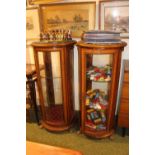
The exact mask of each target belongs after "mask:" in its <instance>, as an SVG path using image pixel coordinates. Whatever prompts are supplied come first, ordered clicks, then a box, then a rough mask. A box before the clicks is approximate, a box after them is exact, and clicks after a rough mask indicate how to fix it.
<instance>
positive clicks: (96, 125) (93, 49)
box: [77, 41, 126, 138]
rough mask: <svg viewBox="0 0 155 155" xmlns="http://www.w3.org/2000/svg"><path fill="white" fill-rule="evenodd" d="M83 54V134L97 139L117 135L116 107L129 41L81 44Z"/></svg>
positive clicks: (81, 86) (81, 96) (79, 43)
mask: <svg viewBox="0 0 155 155" xmlns="http://www.w3.org/2000/svg"><path fill="white" fill-rule="evenodd" d="M77 46H78V53H79V81H80V110H81V132H82V133H84V134H86V135H87V136H90V137H94V138H104V137H111V136H112V134H113V133H114V121H115V108H116V98H117V90H118V81H119V74H120V65H121V54H122V51H123V50H124V47H125V46H126V43H125V42H120V43H105V44H90V43H85V42H83V41H80V42H78V43H77Z"/></svg>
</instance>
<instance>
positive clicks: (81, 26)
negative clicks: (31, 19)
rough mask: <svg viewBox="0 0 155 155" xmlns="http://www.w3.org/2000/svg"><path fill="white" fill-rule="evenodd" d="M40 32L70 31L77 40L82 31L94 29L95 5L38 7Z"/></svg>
mask: <svg viewBox="0 0 155 155" xmlns="http://www.w3.org/2000/svg"><path fill="white" fill-rule="evenodd" d="M40 13H41V20H42V28H41V29H42V31H50V30H55V29H64V30H71V33H72V37H74V38H79V37H81V34H82V33H83V31H87V30H92V29H94V28H95V14H96V3H95V2H85V3H59V4H50V5H46V4H45V5H40Z"/></svg>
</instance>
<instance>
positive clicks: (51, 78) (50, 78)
mask: <svg viewBox="0 0 155 155" xmlns="http://www.w3.org/2000/svg"><path fill="white" fill-rule="evenodd" d="M40 77H41V78H45V79H49V80H53V79H61V78H62V77H47V76H40Z"/></svg>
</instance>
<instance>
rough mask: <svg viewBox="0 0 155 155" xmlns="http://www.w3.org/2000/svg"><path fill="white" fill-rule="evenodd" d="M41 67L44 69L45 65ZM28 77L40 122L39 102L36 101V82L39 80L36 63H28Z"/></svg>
mask: <svg viewBox="0 0 155 155" xmlns="http://www.w3.org/2000/svg"><path fill="white" fill-rule="evenodd" d="M40 69H43V66H41V68H40ZM26 78H27V81H26V84H28V86H29V89H30V98H31V100H32V103H33V106H34V110H35V115H36V120H37V123H38V124H39V116H38V109H37V103H36V89H35V82H36V81H37V76H36V68H35V65H34V64H26Z"/></svg>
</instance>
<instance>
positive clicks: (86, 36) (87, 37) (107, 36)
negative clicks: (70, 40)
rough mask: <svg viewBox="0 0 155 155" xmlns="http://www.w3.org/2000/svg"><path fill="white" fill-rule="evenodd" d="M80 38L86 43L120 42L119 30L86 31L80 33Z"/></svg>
mask: <svg viewBox="0 0 155 155" xmlns="http://www.w3.org/2000/svg"><path fill="white" fill-rule="evenodd" d="M81 39H82V40H83V41H84V42H86V43H120V42H121V37H120V33H119V32H110V31H96V30H92V31H87V32H84V33H83V34H82V37H81Z"/></svg>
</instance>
